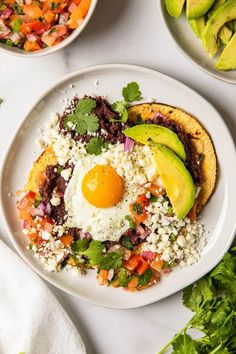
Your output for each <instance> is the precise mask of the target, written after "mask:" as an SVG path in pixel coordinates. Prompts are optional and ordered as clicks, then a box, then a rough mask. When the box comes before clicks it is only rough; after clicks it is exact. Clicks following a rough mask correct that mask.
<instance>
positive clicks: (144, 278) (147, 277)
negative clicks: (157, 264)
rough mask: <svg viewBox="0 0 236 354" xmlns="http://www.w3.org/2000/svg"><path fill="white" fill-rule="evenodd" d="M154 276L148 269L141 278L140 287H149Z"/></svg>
mask: <svg viewBox="0 0 236 354" xmlns="http://www.w3.org/2000/svg"><path fill="white" fill-rule="evenodd" d="M152 276H153V272H152V270H151V269H150V268H149V269H147V270H146V271H145V272H144V273H143V274H142V275H140V276H139V281H138V285H140V286H145V285H147V284H148V283H149V282H150V280H151V279H152Z"/></svg>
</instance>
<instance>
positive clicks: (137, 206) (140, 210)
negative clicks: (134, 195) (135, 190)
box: [132, 203, 143, 215]
mask: <svg viewBox="0 0 236 354" xmlns="http://www.w3.org/2000/svg"><path fill="white" fill-rule="evenodd" d="M132 208H133V211H135V213H136V214H138V215H141V214H142V213H143V208H142V205H141V204H139V203H134V204H133V206H132Z"/></svg>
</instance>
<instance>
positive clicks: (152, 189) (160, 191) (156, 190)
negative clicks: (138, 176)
mask: <svg viewBox="0 0 236 354" xmlns="http://www.w3.org/2000/svg"><path fill="white" fill-rule="evenodd" d="M146 189H147V190H148V191H149V192H150V193H151V194H153V195H155V197H160V196H161V195H163V194H164V189H163V188H161V187H158V186H157V185H155V184H153V183H151V185H150V186H149V187H147V188H146Z"/></svg>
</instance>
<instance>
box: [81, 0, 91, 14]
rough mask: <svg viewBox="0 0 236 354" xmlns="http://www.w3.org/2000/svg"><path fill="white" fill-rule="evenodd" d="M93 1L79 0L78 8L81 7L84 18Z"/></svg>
mask: <svg viewBox="0 0 236 354" xmlns="http://www.w3.org/2000/svg"><path fill="white" fill-rule="evenodd" d="M91 2H92V0H81V1H80V2H79V5H78V8H79V9H80V11H81V13H82V18H85V17H86V16H87V13H88V10H89V8H90V5H91Z"/></svg>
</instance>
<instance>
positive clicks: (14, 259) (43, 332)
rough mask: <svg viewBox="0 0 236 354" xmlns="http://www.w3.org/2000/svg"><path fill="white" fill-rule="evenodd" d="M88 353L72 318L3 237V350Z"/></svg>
mask: <svg viewBox="0 0 236 354" xmlns="http://www.w3.org/2000/svg"><path fill="white" fill-rule="evenodd" d="M20 352H23V353H25V354H85V353H86V349H85V346H84V343H83V341H82V339H81V337H80V335H79V333H78V332H77V330H76V328H75V326H74V325H73V323H72V322H71V320H70V318H69V317H68V315H67V314H66V312H65V311H64V309H63V308H62V306H61V305H60V304H59V302H58V301H57V300H56V298H55V297H54V296H53V294H52V293H51V291H50V290H49V289H48V288H47V287H46V285H45V284H44V283H43V282H42V280H41V279H40V278H39V277H38V276H37V275H36V274H35V273H34V272H33V271H32V270H31V269H30V268H29V267H27V265H26V264H25V263H24V262H23V261H22V260H21V259H20V257H18V255H17V254H15V253H14V252H13V251H11V250H10V249H9V248H8V247H7V246H6V245H5V244H4V243H3V242H2V241H1V240H0V353H1V354H19V353H20Z"/></svg>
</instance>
